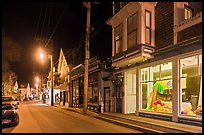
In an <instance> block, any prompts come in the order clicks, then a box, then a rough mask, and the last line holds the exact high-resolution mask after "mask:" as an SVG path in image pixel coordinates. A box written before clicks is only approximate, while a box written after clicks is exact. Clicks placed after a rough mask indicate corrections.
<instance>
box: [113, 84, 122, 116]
mask: <svg viewBox="0 0 204 135" xmlns="http://www.w3.org/2000/svg"><path fill="white" fill-rule="evenodd" d="M115 89H116V112H118V113H122V94H121V92H122V90H121V87H120V86H115Z"/></svg>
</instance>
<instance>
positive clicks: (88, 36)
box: [83, 2, 91, 115]
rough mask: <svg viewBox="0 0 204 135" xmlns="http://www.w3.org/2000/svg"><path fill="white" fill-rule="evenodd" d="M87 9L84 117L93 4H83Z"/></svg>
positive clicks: (84, 113)
mask: <svg viewBox="0 0 204 135" xmlns="http://www.w3.org/2000/svg"><path fill="white" fill-rule="evenodd" d="M83 5H84V6H85V7H87V23H86V45H85V68H84V101H83V115H86V112H87V102H88V100H87V98H88V96H87V95H88V94H87V93H88V66H89V40H90V16H91V3H90V2H83Z"/></svg>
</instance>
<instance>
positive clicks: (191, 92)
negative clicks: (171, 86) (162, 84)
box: [181, 77, 202, 116]
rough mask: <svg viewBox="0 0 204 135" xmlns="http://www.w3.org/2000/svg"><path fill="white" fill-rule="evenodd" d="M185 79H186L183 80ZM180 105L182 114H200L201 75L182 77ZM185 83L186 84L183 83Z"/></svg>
mask: <svg viewBox="0 0 204 135" xmlns="http://www.w3.org/2000/svg"><path fill="white" fill-rule="evenodd" d="M185 79H186V80H185ZM181 80H182V83H181V85H183V83H184V85H186V86H185V87H184V86H182V105H181V114H183V115H191V116H196V115H200V116H201V115H202V108H201V106H202V79H201V77H191V78H182V79H181ZM185 83H186V84H185Z"/></svg>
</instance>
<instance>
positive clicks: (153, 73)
mask: <svg viewBox="0 0 204 135" xmlns="http://www.w3.org/2000/svg"><path fill="white" fill-rule="evenodd" d="M140 75H141V77H140V89H141V97H142V98H141V110H147V111H154V112H165V113H172V62H166V63H162V64H158V65H154V66H150V67H145V68H142V69H140Z"/></svg>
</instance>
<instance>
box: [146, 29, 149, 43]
mask: <svg viewBox="0 0 204 135" xmlns="http://www.w3.org/2000/svg"><path fill="white" fill-rule="evenodd" d="M145 42H146V43H147V44H150V29H147V28H146V29H145Z"/></svg>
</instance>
